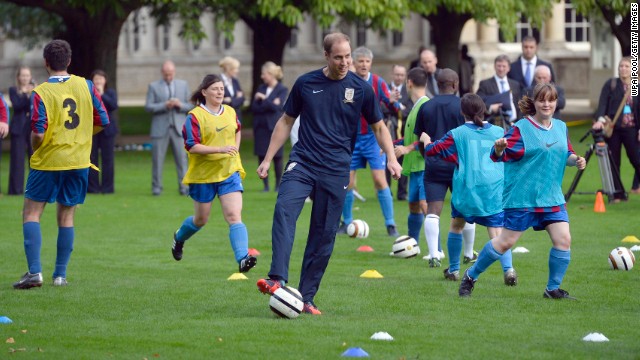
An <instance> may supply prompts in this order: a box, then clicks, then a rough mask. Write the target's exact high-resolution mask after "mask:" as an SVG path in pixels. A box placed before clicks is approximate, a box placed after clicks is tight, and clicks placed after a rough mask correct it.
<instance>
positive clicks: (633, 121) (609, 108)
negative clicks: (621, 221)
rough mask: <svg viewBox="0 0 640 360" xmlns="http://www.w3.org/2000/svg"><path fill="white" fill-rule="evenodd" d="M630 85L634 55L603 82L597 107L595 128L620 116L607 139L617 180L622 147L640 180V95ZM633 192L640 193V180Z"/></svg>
mask: <svg viewBox="0 0 640 360" xmlns="http://www.w3.org/2000/svg"><path fill="white" fill-rule="evenodd" d="M630 87H631V58H629V57H623V58H622V59H620V63H619V64H618V78H611V79H609V80H607V81H606V82H605V83H604V85H602V90H601V91H600V100H599V101H598V109H597V110H596V119H597V121H596V122H594V124H593V129H594V130H600V129H602V128H603V124H604V122H605V119H604V116H607V117H608V118H609V119H610V120H611V121H613V120H614V119H615V118H616V115H617V117H618V118H617V120H616V123H615V126H614V127H613V132H612V133H611V137H609V138H607V139H606V141H607V144H608V145H609V151H610V153H611V158H612V159H613V164H612V165H613V166H612V170H613V171H616V172H617V173H618V174H617V175H618V176H614V177H613V179H614V181H616V182H618V180H619V179H620V165H621V156H622V155H621V154H622V146H624V148H625V150H626V151H627V157H628V158H629V162H630V163H631V166H633V168H634V169H635V174H636V177H635V178H636V179H637V180H640V179H639V178H638V176H640V152H639V150H640V144H639V143H638V142H639V141H640V101H639V100H638V98H637V97H633V96H631V92H630ZM618 109H620V111H618ZM615 188H616V189H622V184H615ZM631 192H632V193H634V194H640V181H634V182H633V185H632V187H631ZM614 197H615V200H614V201H626V200H627V194H626V193H616V194H615V196H614Z"/></svg>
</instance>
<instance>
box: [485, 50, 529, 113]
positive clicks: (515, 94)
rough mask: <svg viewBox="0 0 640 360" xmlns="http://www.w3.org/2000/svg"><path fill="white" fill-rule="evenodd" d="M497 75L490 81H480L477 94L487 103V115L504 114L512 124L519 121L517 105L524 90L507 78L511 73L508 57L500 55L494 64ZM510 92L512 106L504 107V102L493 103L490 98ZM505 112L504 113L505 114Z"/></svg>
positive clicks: (489, 79)
mask: <svg viewBox="0 0 640 360" xmlns="http://www.w3.org/2000/svg"><path fill="white" fill-rule="evenodd" d="M493 67H494V69H495V72H496V74H495V75H494V76H492V77H490V78H488V79H485V80H482V81H480V84H479V85H478V91H477V92H476V94H477V95H478V96H480V97H481V98H482V100H484V101H485V103H487V101H489V103H487V115H490V116H500V115H501V114H504V116H505V117H507V116H508V120H509V122H510V123H512V122H514V121H516V120H517V119H518V110H517V109H518V108H517V106H516V104H517V103H518V101H519V100H520V97H521V94H522V89H521V87H520V84H519V83H518V82H517V81H515V80H512V79H509V78H508V77H507V73H508V72H509V57H508V56H507V55H498V56H497V57H496V59H495V60H494V62H493ZM507 91H510V94H509V95H510V98H511V101H510V106H509V107H506V108H505V107H504V106H503V104H502V102H493V101H491V100H489V99H488V98H489V97H492V96H493V95H498V94H502V93H504V92H507ZM503 111H504V113H503Z"/></svg>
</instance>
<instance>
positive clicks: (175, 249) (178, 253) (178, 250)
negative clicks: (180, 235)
mask: <svg viewBox="0 0 640 360" xmlns="http://www.w3.org/2000/svg"><path fill="white" fill-rule="evenodd" d="M176 233H177V231H176V232H175V233H173V246H172V247H171V254H173V258H174V259H176V261H180V260H182V247H183V246H184V241H178V240H176Z"/></svg>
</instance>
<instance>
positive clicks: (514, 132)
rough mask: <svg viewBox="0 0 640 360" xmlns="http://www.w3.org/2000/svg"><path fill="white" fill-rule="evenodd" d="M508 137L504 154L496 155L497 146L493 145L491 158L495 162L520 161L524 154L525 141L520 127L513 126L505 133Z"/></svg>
mask: <svg viewBox="0 0 640 360" xmlns="http://www.w3.org/2000/svg"><path fill="white" fill-rule="evenodd" d="M504 137H505V138H506V139H507V147H506V148H505V149H504V151H503V152H502V156H500V157H498V156H496V150H495V146H492V147H491V154H490V157H491V160H493V161H494V162H498V161H503V162H509V161H518V160H520V159H522V157H523V156H524V141H523V140H522V135H521V134H520V129H518V127H517V126H514V127H512V128H511V129H509V131H507V133H506V134H505V135H504Z"/></svg>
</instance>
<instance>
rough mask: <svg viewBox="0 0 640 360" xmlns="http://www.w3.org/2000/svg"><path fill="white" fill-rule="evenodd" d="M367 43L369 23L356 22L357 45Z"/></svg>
mask: <svg viewBox="0 0 640 360" xmlns="http://www.w3.org/2000/svg"><path fill="white" fill-rule="evenodd" d="M366 44H367V24H366V23H365V22H364V21H358V23H357V24H356V46H365V45H366Z"/></svg>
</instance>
